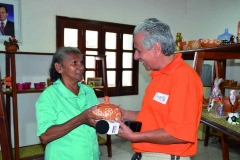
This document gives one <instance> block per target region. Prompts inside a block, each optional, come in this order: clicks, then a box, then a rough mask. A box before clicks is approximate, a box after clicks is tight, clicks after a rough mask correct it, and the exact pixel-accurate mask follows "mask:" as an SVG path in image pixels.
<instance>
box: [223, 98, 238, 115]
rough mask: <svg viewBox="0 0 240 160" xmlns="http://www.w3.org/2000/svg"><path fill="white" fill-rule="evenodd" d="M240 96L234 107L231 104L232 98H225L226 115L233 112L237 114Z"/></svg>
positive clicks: (224, 108)
mask: <svg viewBox="0 0 240 160" xmlns="http://www.w3.org/2000/svg"><path fill="white" fill-rule="evenodd" d="M238 101H239V96H236V100H235V102H234V105H232V104H231V102H230V97H228V96H223V105H224V106H223V110H224V112H225V113H226V114H228V113H231V112H235V110H236V109H237V108H238V106H239V102H238Z"/></svg>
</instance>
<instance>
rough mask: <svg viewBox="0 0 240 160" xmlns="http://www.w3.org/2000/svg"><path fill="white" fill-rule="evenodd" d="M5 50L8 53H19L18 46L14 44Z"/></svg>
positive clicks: (7, 46)
mask: <svg viewBox="0 0 240 160" xmlns="http://www.w3.org/2000/svg"><path fill="white" fill-rule="evenodd" d="M5 50H6V51H7V52H16V51H17V46H16V45H14V44H12V45H6V46H5Z"/></svg>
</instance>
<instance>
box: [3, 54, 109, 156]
mask: <svg viewBox="0 0 240 160" xmlns="http://www.w3.org/2000/svg"><path fill="white" fill-rule="evenodd" d="M0 54H5V63H6V67H5V69H6V77H8V76H11V77H12V89H11V90H9V91H5V92H4V93H3V94H5V95H6V114H7V117H8V120H7V121H8V124H11V122H10V119H11V114H10V113H11V112H10V111H11V110H10V108H11V106H10V104H11V103H10V98H11V97H12V107H13V115H12V116H13V128H14V145H15V152H14V158H15V160H19V159H20V158H19V157H20V156H19V127H18V102H17V95H18V94H26V93H41V92H42V91H43V89H28V90H21V91H17V88H16V58H15V55H16V54H18V55H42V56H52V55H53V54H54V53H40V52H6V51H0ZM85 56H91V57H95V60H96V61H100V63H101V67H102V83H103V86H104V87H103V88H101V89H99V88H98V89H97V90H96V91H101V92H103V93H104V95H108V92H107V73H106V56H105V55H84V57H85ZM9 130H10V129H9ZM9 132H11V130H10V131H9ZM102 144H105V145H107V149H108V156H109V157H111V156H112V149H111V136H110V135H107V140H106V142H105V143H102Z"/></svg>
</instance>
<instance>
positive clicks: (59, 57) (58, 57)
mask: <svg viewBox="0 0 240 160" xmlns="http://www.w3.org/2000/svg"><path fill="white" fill-rule="evenodd" d="M71 53H74V54H79V55H80V57H81V58H83V54H82V53H81V51H80V50H79V49H78V48H74V47H61V48H59V49H58V50H57V51H56V53H55V54H54V55H53V58H52V62H51V65H50V68H49V75H50V78H51V80H52V81H56V80H57V79H58V78H62V75H61V74H60V73H58V72H57V71H56V69H55V66H54V65H55V63H59V64H60V65H62V66H63V61H64V60H65V59H67V57H68V55H69V54H71Z"/></svg>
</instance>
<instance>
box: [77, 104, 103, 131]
mask: <svg viewBox="0 0 240 160" xmlns="http://www.w3.org/2000/svg"><path fill="white" fill-rule="evenodd" d="M96 109H97V106H93V107H91V108H89V109H87V110H85V111H84V112H82V114H81V116H82V117H83V123H85V124H89V125H91V126H94V127H95V125H96V123H97V121H99V120H101V119H104V116H95V115H94V114H93V113H92V111H94V110H96Z"/></svg>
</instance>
